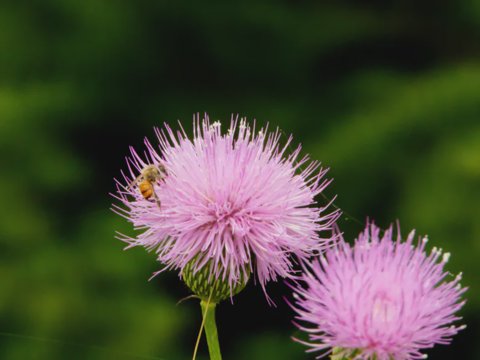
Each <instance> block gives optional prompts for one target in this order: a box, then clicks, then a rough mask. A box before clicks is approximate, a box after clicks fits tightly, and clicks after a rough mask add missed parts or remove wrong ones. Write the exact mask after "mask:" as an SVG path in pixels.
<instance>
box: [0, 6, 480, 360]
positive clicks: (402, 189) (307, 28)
mask: <svg viewBox="0 0 480 360" xmlns="http://www.w3.org/2000/svg"><path fill="white" fill-rule="evenodd" d="M0 24H1V25H0V26H1V31H0V154H1V158H2V160H1V165H2V166H1V171H0V198H1V199H2V201H1V204H2V207H1V209H0V249H1V251H0V274H1V284H0V333H1V334H0V358H1V359H66V358H68V359H85V358H88V359H142V358H143V359H147V358H148V359H184V358H188V357H189V356H191V353H192V350H193V344H194V341H195V337H196V331H198V326H199V324H200V316H199V311H198V309H197V307H198V305H197V304H196V303H195V302H187V303H184V304H182V305H181V306H175V303H176V301H177V300H179V299H180V298H182V297H184V296H186V295H187V294H188V292H187V290H186V289H185V288H184V286H183V285H181V284H180V283H179V282H178V281H177V276H176V275H175V274H172V273H170V274H162V275H161V276H158V277H157V278H155V279H153V280H152V281H150V282H148V281H147V279H148V278H149V277H150V275H151V274H152V273H153V272H154V271H155V270H157V269H158V264H156V263H155V261H154V256H152V255H151V254H146V253H145V251H143V250H142V249H133V250H129V251H128V252H122V247H123V244H122V243H120V241H118V240H114V238H113V237H114V231H116V230H117V231H122V232H130V231H131V228H130V226H129V224H128V223H126V221H124V220H122V219H121V218H120V217H118V216H116V215H114V214H113V213H111V212H110V211H109V210H108V208H109V206H110V203H111V202H112V201H113V200H112V198H111V197H109V196H108V195H107V193H108V192H111V191H113V188H114V187H113V181H112V178H113V177H115V176H119V173H120V169H121V168H123V167H124V156H125V155H126V154H127V146H128V145H134V146H137V147H141V144H142V139H143V137H144V136H145V135H148V136H150V137H152V136H153V131H152V127H153V126H156V125H157V126H158V125H160V124H161V123H162V122H163V121H168V122H171V123H174V122H175V121H176V119H178V118H179V119H182V120H183V122H184V123H187V124H188V123H189V122H190V119H191V116H192V114H193V113H195V112H204V111H208V112H209V113H210V114H211V115H212V117H214V118H215V119H216V118H220V119H228V118H229V117H230V114H231V113H240V114H242V115H247V116H248V117H249V118H253V117H256V118H257V119H258V122H259V123H261V124H263V123H266V122H269V123H270V124H271V126H274V127H275V126H279V127H280V128H282V130H283V131H285V133H293V134H294V135H295V139H296V140H297V141H300V142H302V143H303V144H304V148H305V151H306V152H309V153H311V154H312V157H313V158H316V159H319V160H321V161H322V162H323V163H324V164H325V165H326V166H329V167H331V171H330V174H331V176H333V177H334V178H335V182H334V183H333V184H332V186H331V187H330V189H329V191H328V196H329V197H332V196H334V194H338V198H337V201H336V203H337V205H338V206H340V207H341V208H342V209H344V210H345V212H346V214H345V216H344V217H343V218H342V222H341V226H342V229H343V230H344V231H345V234H346V237H348V238H350V239H352V238H353V237H354V236H355V234H356V233H358V231H359V230H360V229H361V227H362V225H361V223H363V221H364V220H365V219H366V218H367V217H371V218H373V219H375V220H376V221H377V223H378V224H379V225H381V226H388V224H389V223H391V222H394V221H396V219H400V221H401V225H402V229H403V231H404V232H407V231H409V230H410V229H412V228H416V229H417V231H418V233H419V234H429V235H430V239H431V243H432V244H434V245H437V246H441V247H443V248H444V249H445V250H446V251H450V252H452V258H451V262H450V263H449V268H450V269H451V271H452V272H453V273H456V272H458V271H464V275H465V277H464V278H465V281H464V283H465V284H466V285H467V286H469V288H470V290H469V292H468V294H467V297H468V304H467V306H466V307H465V309H464V310H463V311H462V315H464V316H465V322H466V323H467V324H468V326H469V327H468V328H467V330H466V331H465V332H464V333H462V334H460V335H459V336H457V337H456V338H455V341H454V343H453V345H452V346H449V347H442V346H440V347H437V348H435V349H434V350H433V351H432V352H431V353H430V355H431V358H435V359H442V358H443V359H448V358H464V359H467V358H468V359H474V358H478V357H480V345H479V344H478V341H475V340H476V339H478V337H479V336H480V287H479V285H478V284H480V266H479V264H478V258H479V256H480V221H479V220H478V215H479V214H480V2H479V1H476V0H445V1H442V2H438V1H433V0H425V1H421V2H419V1H413V0H403V1H401V0H390V1H378V0H377V1H366V0H361V1H353V0H350V1H347V0H340V1H338V0H337V1H333V0H327V1H322V2H319V1H307V0H304V1H301V0H298V1H292V0H290V1H278V0H277V1H273V0H270V1H268V0H262V1H243V2H237V3H227V2H221V1H203V2H184V1H175V2H172V1H155V2H153V1H147V0H137V1H122V2H114V1H106V0H85V1H81V2H80V1H73V0H28V1H26V0H3V1H2V2H1V3H0ZM320 200H321V201H323V200H322V199H320ZM357 221H358V222H360V223H358V222H357ZM432 246H433V245H432ZM269 291H271V293H272V296H273V297H274V299H275V300H276V302H277V303H278V309H275V308H270V307H268V305H267V304H266V302H265V301H264V299H263V294H262V293H261V291H260V289H259V288H258V287H255V286H253V284H250V285H249V287H248V288H247V290H246V291H245V292H244V293H242V294H240V295H239V296H238V300H236V302H235V304H234V305H231V304H228V303H226V304H224V305H222V306H221V307H220V309H219V310H220V312H219V321H220V324H219V326H220V337H221V339H220V340H221V342H222V345H223V347H224V353H225V358H227V359H230V358H231V359H273V358H275V359H279V360H280V359H308V358H313V356H312V355H311V354H310V355H308V354H305V353H304V352H303V350H304V348H303V347H302V346H300V345H299V344H296V343H293V342H292V341H290V340H289V336H290V335H292V334H294V332H295V329H294V327H293V325H291V323H290V318H291V316H292V314H291V311H289V309H288V307H287V306H285V305H283V304H282V302H283V300H282V294H285V293H286V292H287V291H288V290H287V289H286V288H285V286H284V285H282V284H276V285H275V284H273V285H271V286H270V287H269ZM201 352H202V356H203V358H201V357H200V358H199V359H206V349H205V345H204V344H202V347H201Z"/></svg>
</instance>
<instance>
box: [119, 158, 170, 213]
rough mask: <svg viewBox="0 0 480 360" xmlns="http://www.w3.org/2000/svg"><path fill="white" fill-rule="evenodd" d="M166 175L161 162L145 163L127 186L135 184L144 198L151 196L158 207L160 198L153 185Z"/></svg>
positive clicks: (147, 198)
mask: <svg viewBox="0 0 480 360" xmlns="http://www.w3.org/2000/svg"><path fill="white" fill-rule="evenodd" d="M166 175H167V172H166V170H165V167H164V166H163V165H162V164H158V165H147V166H145V167H144V168H143V169H142V171H141V173H140V175H139V176H138V177H137V178H136V179H135V180H133V181H132V182H131V183H130V185H129V186H128V188H129V189H130V188H132V187H133V186H135V184H137V185H138V190H140V193H141V194H142V196H143V197H144V199H146V200H149V199H151V198H152V197H153V198H154V199H155V202H156V203H157V205H158V207H160V205H161V203H160V199H159V198H158V195H157V193H156V192H155V188H154V185H155V184H156V183H158V182H159V181H162V180H163V179H165V177H166Z"/></svg>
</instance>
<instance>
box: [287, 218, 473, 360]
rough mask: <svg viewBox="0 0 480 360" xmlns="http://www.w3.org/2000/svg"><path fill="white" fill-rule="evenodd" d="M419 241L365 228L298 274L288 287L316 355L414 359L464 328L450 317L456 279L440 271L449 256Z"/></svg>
mask: <svg viewBox="0 0 480 360" xmlns="http://www.w3.org/2000/svg"><path fill="white" fill-rule="evenodd" d="M426 243H427V240H426V238H423V239H422V240H421V241H420V242H419V244H418V245H417V244H415V243H414V233H413V232H411V233H410V235H409V236H408V237H407V239H406V241H404V242H403V241H402V239H401V237H400V234H399V235H398V237H397V239H396V241H395V240H394V239H393V231H392V228H390V229H389V230H387V231H386V232H385V233H384V234H383V235H382V236H381V234H380V229H379V228H377V227H376V226H375V225H368V226H367V228H366V229H365V231H364V232H362V233H361V234H360V235H359V237H358V239H357V240H356V241H355V245H354V246H353V247H351V246H350V245H349V244H347V243H345V242H344V241H342V242H340V244H339V247H338V248H332V249H329V250H328V251H327V252H326V254H325V256H324V257H323V256H322V257H321V258H320V259H319V260H316V261H315V262H313V264H312V265H311V267H309V268H307V269H306V272H305V273H304V275H303V278H302V280H303V281H302V282H301V283H298V284H296V285H295V286H293V288H294V291H295V293H294V296H295V304H294V305H293V307H294V309H295V310H296V312H297V316H296V318H297V320H299V321H301V322H302V323H304V324H305V325H298V326H299V328H300V329H302V330H304V331H306V332H307V333H308V334H309V338H310V341H309V342H305V344H306V345H307V346H309V347H310V351H320V352H322V353H323V354H321V355H320V356H319V357H322V355H323V356H325V355H326V354H329V353H332V352H333V354H334V355H333V356H332V359H364V360H366V359H375V360H407V359H422V358H425V357H426V356H425V355H423V354H422V353H421V350H422V349H425V348H430V347H432V346H434V345H435V344H448V343H449V342H450V341H451V338H452V336H454V335H455V334H456V333H457V332H458V331H459V330H461V329H462V328H463V327H464V326H456V325H453V324H452V323H453V322H455V321H456V320H459V319H460V317H458V316H457V315H456V312H457V311H458V310H459V309H460V308H461V307H462V306H463V304H464V301H463V300H462V299H461V295H462V294H463V293H464V292H465V290H466V289H465V288H462V287H461V286H460V284H459V281H460V279H461V275H458V276H452V275H451V274H450V273H448V272H446V271H445V270H444V265H445V263H446V262H447V261H448V258H449V256H450V255H449V254H448V253H445V254H442V251H441V250H438V249H436V248H433V250H432V251H431V252H430V253H429V254H427V253H426V251H425V245H426Z"/></svg>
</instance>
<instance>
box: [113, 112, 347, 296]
mask: <svg viewBox="0 0 480 360" xmlns="http://www.w3.org/2000/svg"><path fill="white" fill-rule="evenodd" d="M155 132H156V135H157V137H158V141H159V149H158V150H159V151H158V150H156V149H155V148H154V147H153V146H152V145H151V144H150V142H148V140H145V144H146V149H147V151H146V152H145V156H144V157H143V158H142V157H141V156H139V155H138V154H137V152H135V150H133V149H131V157H130V158H129V159H128V163H129V173H128V174H126V175H124V179H123V180H124V182H123V184H124V185H122V184H119V186H118V194H119V196H118V197H119V199H120V200H121V201H122V202H123V204H124V206H125V207H126V209H123V210H122V209H120V208H117V211H119V212H123V215H124V216H125V217H126V218H127V219H128V220H129V221H131V222H132V223H133V224H134V226H135V228H137V229H141V230H142V232H141V233H140V234H139V235H138V236H137V237H135V238H131V237H127V236H122V240H124V241H126V242H128V243H129V247H130V246H143V247H145V248H147V249H149V250H154V251H156V253H157V254H158V261H159V262H161V263H162V264H164V269H163V270H165V269H177V270H179V272H180V274H181V275H182V273H183V270H184V269H186V268H193V272H194V273H199V274H202V276H208V277H214V278H219V279H222V280H223V281H224V284H226V285H227V286H228V287H229V288H230V293H232V289H235V287H236V286H237V285H238V284H239V283H241V282H242V281H244V279H245V278H247V279H248V277H249V275H250V273H253V274H255V277H256V278H257V280H258V282H259V283H260V284H261V286H262V288H263V289H265V284H266V283H267V282H268V281H270V280H276V279H277V277H282V278H289V277H291V276H292V274H291V273H292V266H293V262H294V261H295V260H294V258H295V257H296V258H298V259H300V260H304V259H306V258H309V257H310V256H311V255H312V254H315V253H317V252H318V251H321V250H322V249H323V248H324V247H325V246H326V244H327V243H328V240H329V237H326V238H320V237H319V235H318V232H322V231H325V230H331V228H332V224H333V223H334V221H335V220H336V218H337V217H338V212H336V211H333V212H330V213H325V212H326V208H327V207H328V205H326V206H323V207H322V206H317V204H316V202H315V196H317V195H318V194H319V193H320V192H322V190H323V189H324V188H325V187H326V186H327V185H328V184H329V183H330V180H326V179H324V177H325V173H326V170H324V169H321V168H320V166H319V164H318V163H317V162H310V161H309V159H308V157H303V158H299V156H300V147H298V148H296V150H294V151H293V152H291V153H290V154H289V155H287V149H288V147H289V146H290V144H291V142H292V138H291V137H290V138H289V139H288V140H287V141H286V144H284V145H283V146H280V137H281V133H280V131H279V130H277V131H276V132H273V133H267V129H263V128H262V129H260V130H259V131H258V132H256V131H255V129H254V127H253V128H252V127H250V126H249V125H248V124H247V123H246V121H245V120H244V119H241V120H240V121H238V120H237V119H232V121H231V123H230V126H229V128H228V131H227V132H226V133H222V132H221V125H220V123H219V122H215V123H213V124H211V123H210V121H209V119H208V117H206V118H205V119H203V120H202V121H200V119H199V118H198V117H197V118H196V119H194V130H193V138H192V139H189V138H188V137H187V135H186V133H185V132H184V131H183V129H181V131H178V132H174V131H173V130H172V129H171V128H170V127H169V126H168V125H165V126H164V128H163V129H161V130H160V129H156V130H155ZM150 164H153V165H156V166H162V167H163V168H164V169H165V172H166V176H165V178H164V179H162V180H160V181H158V182H155V183H154V191H155V194H156V197H157V198H158V201H157V202H155V201H151V199H149V200H146V199H145V198H144V197H143V196H142V195H141V194H140V192H139V190H138V187H136V186H130V187H129V186H128V184H130V183H132V181H134V180H135V179H136V178H137V176H138V175H139V174H140V173H141V171H142V169H143V168H145V167H146V166H147V165H150ZM303 167H304V168H303ZM302 168H303V170H302ZM205 269H207V270H208V271H207V274H205V271H204V270H205ZM163 270H161V271H163ZM233 292H234V291H233Z"/></svg>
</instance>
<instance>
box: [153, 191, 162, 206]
mask: <svg viewBox="0 0 480 360" xmlns="http://www.w3.org/2000/svg"><path fill="white" fill-rule="evenodd" d="M153 197H154V198H155V202H156V203H157V206H158V207H160V206H161V205H162V203H161V202H160V199H159V198H158V195H157V193H156V192H155V190H154V191H153Z"/></svg>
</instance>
